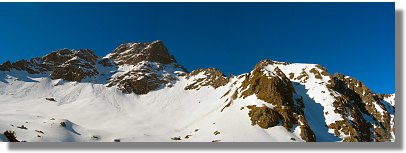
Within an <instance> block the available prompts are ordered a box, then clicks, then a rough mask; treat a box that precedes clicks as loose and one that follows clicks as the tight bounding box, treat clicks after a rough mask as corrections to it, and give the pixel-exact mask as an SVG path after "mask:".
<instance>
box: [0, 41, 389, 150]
mask: <svg viewBox="0 0 406 153" xmlns="http://www.w3.org/2000/svg"><path fill="white" fill-rule="evenodd" d="M0 108H1V109H0V116H1V117H0V133H1V134H0V140H1V141H27V142H37V141H46V142H49V141H52V142H54V141H58V142H59V141H80V142H84V141H92V142H114V141H116V142H117V141H121V142H123V141H161V142H166V141H169V142H172V141H173V142H195V141H199V142H227V141H238V142H240V141H243V142H247V141H249V142H251V141H252V142H264V141H285V142H303V141H306V142H312V141H318V142H319V141H320V142H326V141H329V142H330V141H332V142H340V141H351V142H353V141H395V128H394V127H395V126H394V125H395V122H394V117H395V94H376V93H373V92H372V91H371V90H370V89H369V88H368V87H366V86H365V85H364V84H363V83H362V82H360V81H359V80H356V79H355V78H352V77H349V76H345V75H342V74H334V75H332V74H330V73H329V72H328V71H327V70H326V68H324V67H322V66H320V65H317V64H300V63H285V62H276V61H272V60H263V61H260V62H259V63H258V64H257V65H256V66H255V67H254V68H253V70H252V71H251V72H248V73H245V74H241V75H238V76H230V77H226V76H225V75H224V74H223V73H222V72H221V71H219V70H218V69H215V68H206V69H197V70H194V71H191V72H188V71H187V70H186V69H185V68H184V67H183V66H181V65H179V64H178V63H177V61H176V60H175V57H173V56H172V55H170V54H169V52H168V50H167V48H166V47H165V46H164V44H163V42H162V41H154V42H149V43H127V44H122V45H120V46H119V47H117V48H116V49H115V50H114V51H113V52H112V53H110V54H108V55H106V56H105V57H98V56H96V55H95V54H94V52H93V51H91V50H79V51H74V50H69V49H62V50H58V51H54V52H52V53H50V54H48V55H45V56H43V57H37V58H33V59H30V60H28V61H27V60H21V61H17V62H14V63H11V62H5V63H3V64H1V65H0Z"/></svg>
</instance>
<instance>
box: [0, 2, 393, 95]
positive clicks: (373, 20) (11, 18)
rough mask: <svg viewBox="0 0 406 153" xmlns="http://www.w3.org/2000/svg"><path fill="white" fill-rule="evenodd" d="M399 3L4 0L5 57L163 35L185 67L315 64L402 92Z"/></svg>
mask: <svg viewBox="0 0 406 153" xmlns="http://www.w3.org/2000/svg"><path fill="white" fill-rule="evenodd" d="M394 5H395V4H394V3H0V42H1V43H0V62H1V63H2V62H5V61H6V60H10V61H16V60H19V59H22V58H25V59H29V58H32V57H36V56H42V55H45V54H47V53H49V52H50V51H53V50H57V49H61V48H71V49H80V48H89V49H92V50H94V51H95V52H96V54H97V55H99V56H104V55H106V54H107V53H109V52H111V51H112V50H114V48H116V47H117V46H118V45H119V44H121V43H126V42H147V41H153V40H157V39H159V40H163V41H164V43H165V44H166V46H167V47H168V49H169V51H170V52H171V54H173V55H174V56H175V57H176V59H177V60H178V62H179V63H180V64H182V65H184V66H185V67H186V68H187V69H188V70H193V69H196V68H206V67H216V68H218V69H220V70H221V71H223V72H224V73H225V74H226V75H229V74H231V73H232V74H241V73H245V72H249V71H250V70H252V68H253V67H254V65H255V64H256V63H258V62H259V61H260V60H263V59H272V60H276V61H285V62H301V63H318V64H320V65H322V66H324V67H326V68H327V69H328V71H329V72H330V73H334V72H340V73H343V74H345V75H350V76H353V77H355V78H357V79H359V80H361V81H362V82H364V83H365V84H366V85H367V86H368V87H370V88H371V89H372V90H373V91H374V92H382V93H394V92H395V41H394V39H395V30H394V28H395V25H394V23H395V7H394Z"/></svg>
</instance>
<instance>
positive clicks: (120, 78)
mask: <svg viewBox="0 0 406 153" xmlns="http://www.w3.org/2000/svg"><path fill="white" fill-rule="evenodd" d="M174 70H175V71H174ZM176 70H177V71H176ZM181 73H184V72H183V71H182V69H181V68H176V67H175V66H174V65H165V64H160V63H155V62H141V63H138V64H137V65H135V66H134V68H132V69H130V70H128V71H125V72H123V73H121V74H116V75H114V76H113V77H112V78H110V79H109V81H108V85H107V86H108V87H112V86H117V88H118V89H119V90H121V91H122V92H123V93H127V94H129V93H135V94H147V93H149V92H150V91H153V90H157V89H160V88H164V87H172V86H173V84H174V83H175V82H176V81H177V80H178V78H177V74H181Z"/></svg>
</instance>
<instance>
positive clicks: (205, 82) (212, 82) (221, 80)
mask: <svg viewBox="0 0 406 153" xmlns="http://www.w3.org/2000/svg"><path fill="white" fill-rule="evenodd" d="M186 78H187V79H192V80H191V81H192V82H191V83H190V84H188V85H187V86H186V87H185V89H186V90H191V89H197V90H199V89H200V88H201V87H203V86H211V87H213V88H215V89H216V88H218V87H221V86H224V85H226V84H227V83H228V82H229V78H227V77H226V76H225V75H224V74H223V73H222V72H221V71H220V70H218V69H216V68H206V69H197V70H194V71H192V72H190V73H189V74H188V75H187V77H186Z"/></svg>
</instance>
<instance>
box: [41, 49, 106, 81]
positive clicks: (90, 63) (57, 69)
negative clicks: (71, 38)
mask: <svg viewBox="0 0 406 153" xmlns="http://www.w3.org/2000/svg"><path fill="white" fill-rule="evenodd" d="M62 53H67V54H62ZM62 53H60V55H61V54H62V55H65V56H55V55H48V56H45V60H44V61H46V62H49V61H51V62H52V61H53V64H52V65H51V67H52V69H53V71H52V73H51V78H52V79H64V80H67V81H77V82H80V81H81V80H82V79H84V78H86V77H91V76H94V75H97V74H98V71H97V69H96V67H95V63H96V60H97V56H96V55H95V54H94V53H93V51H91V50H80V51H79V52H70V53H69V52H68V51H66V50H63V51H62ZM66 56H68V57H71V58H70V59H69V58H67V57H66ZM67 59H68V60H67ZM61 63H62V64H61Z"/></svg>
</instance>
